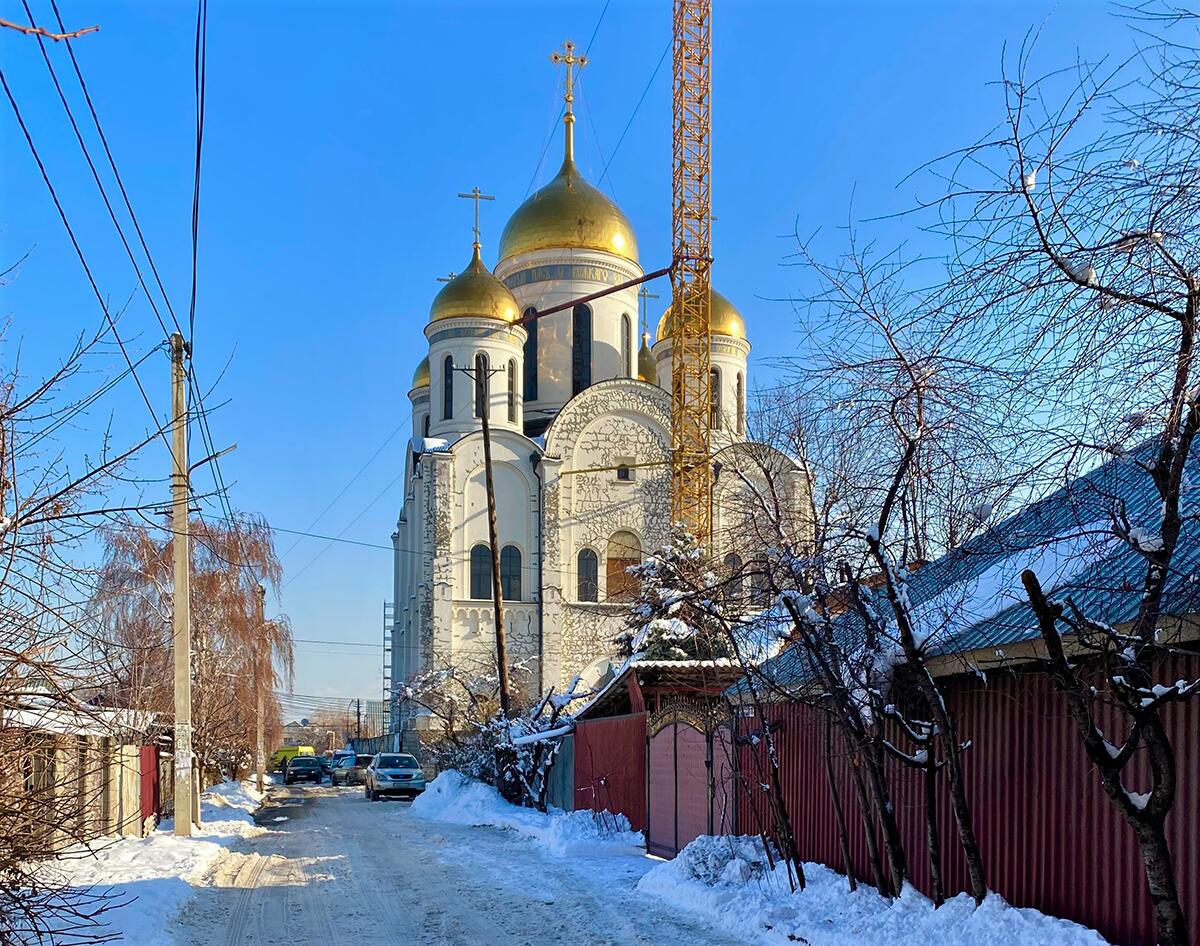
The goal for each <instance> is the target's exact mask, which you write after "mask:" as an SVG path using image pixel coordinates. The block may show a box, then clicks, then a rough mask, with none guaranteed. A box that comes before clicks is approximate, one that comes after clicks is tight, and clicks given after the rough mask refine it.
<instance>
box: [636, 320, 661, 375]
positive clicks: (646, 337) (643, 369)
mask: <svg viewBox="0 0 1200 946" xmlns="http://www.w3.org/2000/svg"><path fill="white" fill-rule="evenodd" d="M638 377H639V378H641V379H642V380H643V381H649V382H650V383H651V384H658V367H657V366H656V365H655V364H654V356H653V355H652V354H650V333H649V332H642V347H641V348H639V349H638Z"/></svg>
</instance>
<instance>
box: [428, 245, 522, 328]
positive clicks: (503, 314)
mask: <svg viewBox="0 0 1200 946" xmlns="http://www.w3.org/2000/svg"><path fill="white" fill-rule="evenodd" d="M459 316H470V317H473V318H481V319H500V320H501V321H503V322H515V321H517V319H518V318H519V317H520V309H519V307H518V306H517V300H516V299H514V298H513V294H512V293H511V292H509V291H508V287H507V286H505V285H504V283H502V282H501V281H500V280H499V279H497V278H496V277H495V276H493V275H492V273H491V271H490V270H489V269H488V268H487V267H486V266H484V265H483V259H482V258H481V257H480V255H479V244H478V243H476V244H475V249H474V251H473V252H472V254H471V262H470V264H469V265H468V266H467V268H466V269H465V270H464V271H463V272H461V273H459V274H458V275H457V276H455V277H454V278H453V279H451V280H450V281H449V282H448V283H446V285H445V286H443V287H442V291H441V292H439V293H438V294H437V295H436V296H435V297H434V300H433V305H432V306H430V309H429V321H430V322H437V321H439V320H441V319H453V318H458V317H459Z"/></svg>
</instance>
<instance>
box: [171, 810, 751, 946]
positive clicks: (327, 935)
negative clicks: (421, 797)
mask: <svg viewBox="0 0 1200 946" xmlns="http://www.w3.org/2000/svg"><path fill="white" fill-rule="evenodd" d="M280 819H286V820H280ZM257 820H258V822H259V824H261V825H263V826H264V827H268V828H270V831H269V832H267V833H265V834H262V835H260V836H257V837H252V838H245V839H242V840H240V841H238V842H237V843H236V844H235V846H234V847H233V848H232V849H231V851H230V852H229V853H228V855H227V856H225V857H223V858H222V859H221V860H220V861H219V862H218V863H217V864H216V865H215V866H214V868H213V871H212V874H211V875H210V877H209V878H207V883H206V884H204V885H202V886H199V887H198V888H197V889H196V891H195V896H194V897H193V899H192V900H191V902H190V903H189V905H188V906H187V907H186V908H185V909H184V911H183V913H182V914H181V915H180V916H179V917H178V918H177V919H176V921H175V923H174V924H173V926H174V932H175V937H174V939H175V942H176V943H177V944H179V946H214V944H227V946H267V944H271V946H278V944H286V943H296V942H306V943H320V944H332V943H347V944H355V946H376V944H378V946H383V944H388V946H391V944H396V943H402V944H412V946H508V944H511V946H545V944H552V943H569V944H572V946H575V944H580V943H586V944H589V946H591V944H597V946H600V944H607V946H634V944H646V946H649V944H660V943H663V942H669V943H683V944H696V946H707V944H713V946H716V944H721V946H733V944H734V943H738V944H739V946H741V944H742V943H743V942H744V940H741V939H736V938H734V937H732V936H726V935H724V934H721V933H719V932H714V931H713V930H712V929H711V927H710V926H709V925H707V924H706V923H705V922H704V920H703V919H701V918H700V917H695V916H688V915H687V914H686V913H684V912H682V911H677V910H675V909H674V908H672V907H668V906H664V905H663V904H662V903H661V902H660V901H658V900H655V899H653V898H651V897H649V896H647V895H646V894H643V893H640V892H638V891H637V890H636V889H635V884H636V883H637V881H638V879H639V878H640V877H641V876H642V875H643V874H644V873H645V872H646V871H647V870H648V869H649V868H650V867H651V866H652V865H653V863H654V861H652V860H651V859H649V858H645V857H641V858H639V857H630V856H628V855H627V854H625V855H619V856H615V855H614V856H606V855H604V854H597V855H589V856H588V857H586V858H585V859H582V860H579V861H575V860H572V859H570V858H565V857H561V856H557V855H554V854H552V853H550V852H548V851H546V850H545V848H544V847H543V846H541V845H539V844H538V843H537V842H536V841H534V840H532V839H530V838H528V837H526V836H523V835H520V834H518V833H516V832H512V831H501V830H497V829H496V828H491V827H464V826H459V825H454V824H445V823H440V822H431V821H427V820H424V819H422V818H419V817H417V816H416V815H415V814H413V813H412V812H411V810H410V807H409V805H408V803H407V802H386V803H379V802H376V803H370V802H367V801H366V800H365V799H364V798H363V795H362V793H361V791H345V790H338V789H332V788H329V787H323V788H310V787H305V788H294V789H293V788H288V789H284V788H281V787H277V788H276V789H275V791H274V793H273V795H272V798H271V800H270V802H269V803H268V805H267V806H266V807H265V808H264V809H263V810H262V811H261V812H260V814H259V816H258V819H257Z"/></svg>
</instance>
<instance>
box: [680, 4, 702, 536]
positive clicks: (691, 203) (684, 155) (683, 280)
mask: <svg viewBox="0 0 1200 946" xmlns="http://www.w3.org/2000/svg"><path fill="white" fill-rule="evenodd" d="M674 2H675V11H674V82H673V105H672V112H673V115H674V137H673V151H674V160H673V167H672V172H671V189H672V209H671V223H672V234H673V239H674V253H673V257H672V264H673V265H672V269H671V296H672V302H671V305H672V309H673V313H672V314H673V316H674V318H672V319H671V320H670V324H671V327H672V332H671V353H672V358H671V448H672V449H671V487H672V488H671V515H672V519H673V521H675V522H677V523H682V524H684V525H685V526H686V527H687V528H688V529H690V530H691V531H692V533H693V534H694V535H695V536H696V540H697V541H698V542H700V544H701V545H704V546H707V545H708V544H709V542H710V541H711V539H712V458H711V451H710V428H709V424H710V419H709V410H710V406H711V404H712V387H711V385H712V381H711V352H710V347H709V346H710V335H709V323H710V320H711V314H710V310H711V299H712V295H711V291H712V286H711V282H710V280H709V270H710V269H711V267H712V240H711V232H712V151H711V145H710V136H711V130H712V108H711V105H712V0H674Z"/></svg>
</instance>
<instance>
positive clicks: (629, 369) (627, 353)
mask: <svg viewBox="0 0 1200 946" xmlns="http://www.w3.org/2000/svg"><path fill="white" fill-rule="evenodd" d="M621 373H622V374H624V375H625V377H627V378H632V377H633V323H632V322H630V321H629V314H628V313H626V314H624V315H622V316H621Z"/></svg>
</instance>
